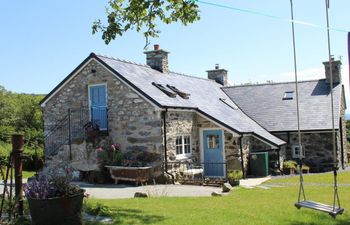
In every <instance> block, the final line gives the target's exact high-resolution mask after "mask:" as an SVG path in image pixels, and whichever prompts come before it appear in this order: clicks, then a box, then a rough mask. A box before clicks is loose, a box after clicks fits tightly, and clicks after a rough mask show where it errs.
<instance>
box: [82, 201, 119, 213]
mask: <svg viewBox="0 0 350 225" xmlns="http://www.w3.org/2000/svg"><path fill="white" fill-rule="evenodd" d="M84 211H85V212H86V213H88V214H90V215H93V216H109V217H110V216H112V210H111V208H109V207H108V206H106V205H103V204H101V203H96V204H92V203H90V202H89V201H85V202H84Z"/></svg>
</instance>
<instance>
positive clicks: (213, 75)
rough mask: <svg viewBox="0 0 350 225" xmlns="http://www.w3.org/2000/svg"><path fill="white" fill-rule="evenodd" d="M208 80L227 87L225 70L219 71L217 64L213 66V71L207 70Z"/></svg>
mask: <svg viewBox="0 0 350 225" xmlns="http://www.w3.org/2000/svg"><path fill="white" fill-rule="evenodd" d="M207 73H208V79H210V80H215V81H216V82H217V83H219V84H221V85H223V86H227V70H225V69H220V68H219V64H215V69H214V70H207Z"/></svg>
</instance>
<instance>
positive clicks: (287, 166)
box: [283, 160, 298, 169]
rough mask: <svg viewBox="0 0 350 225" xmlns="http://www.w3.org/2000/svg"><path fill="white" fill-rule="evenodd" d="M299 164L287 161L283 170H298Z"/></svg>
mask: <svg viewBox="0 0 350 225" xmlns="http://www.w3.org/2000/svg"><path fill="white" fill-rule="evenodd" d="M297 165H298V164H297V162H295V161H293V160H287V161H284V162H283V168H284V169H296V168H297Z"/></svg>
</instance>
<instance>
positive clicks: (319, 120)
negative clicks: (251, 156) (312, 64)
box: [222, 59, 348, 172]
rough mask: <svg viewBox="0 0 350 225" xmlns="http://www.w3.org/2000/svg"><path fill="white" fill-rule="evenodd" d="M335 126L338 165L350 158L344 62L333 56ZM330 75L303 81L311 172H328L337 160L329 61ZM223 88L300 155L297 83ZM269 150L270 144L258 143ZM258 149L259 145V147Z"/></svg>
mask: <svg viewBox="0 0 350 225" xmlns="http://www.w3.org/2000/svg"><path fill="white" fill-rule="evenodd" d="M332 60H333V62H332V67H333V68H332V70H333V71H332V74H333V96H334V100H333V106H334V128H335V132H336V152H337V158H338V162H339V164H338V166H339V167H343V168H344V167H346V166H347V163H348V158H347V150H346V142H347V139H346V120H345V109H346V102H345V94H344V86H343V85H342V83H341V61H339V60H334V59H332ZM323 64H324V66H325V79H319V80H308V81H300V82H299V83H298V92H299V109H300V130H301V139H302V140H301V142H302V146H303V149H304V151H303V152H302V157H303V158H304V162H305V164H307V165H308V166H310V167H311V170H312V171H315V172H318V171H320V172H321V171H329V170H331V169H332V167H333V165H332V162H333V140H332V134H333V133H332V108H331V95H330V91H331V86H330V71H329V62H324V63H323ZM222 90H223V91H224V92H225V93H226V94H227V95H228V96H229V97H230V98H231V99H232V100H233V101H234V102H235V103H236V104H237V105H239V107H240V108H241V109H242V110H243V111H244V112H245V113H246V114H247V115H248V116H249V117H250V118H252V119H253V120H255V121H257V122H258V123H259V124H260V125H261V126H263V127H264V128H265V129H267V130H268V131H269V132H270V133H271V134H273V135H275V136H277V137H279V138H280V139H282V140H284V141H285V142H286V143H287V144H286V145H284V146H282V147H281V149H280V155H281V157H282V158H283V159H286V160H296V159H298V158H299V156H300V155H299V154H300V152H299V144H298V133H297V131H298V127H297V122H296V114H297V109H296V108H297V107H296V93H295V83H294V82H285V83H271V84H257V85H242V86H233V87H223V88H222ZM258 149H259V151H266V150H268V149H269V146H259V147H258ZM256 150H257V149H256Z"/></svg>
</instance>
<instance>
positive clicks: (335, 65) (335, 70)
mask: <svg viewBox="0 0 350 225" xmlns="http://www.w3.org/2000/svg"><path fill="white" fill-rule="evenodd" d="M331 62H332V68H330V67H329V61H326V62H323V65H324V68H325V75H326V83H330V82H331V70H332V77H333V79H332V80H333V83H334V84H339V83H341V81H342V79H341V65H342V63H341V61H340V60H334V56H331Z"/></svg>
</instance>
